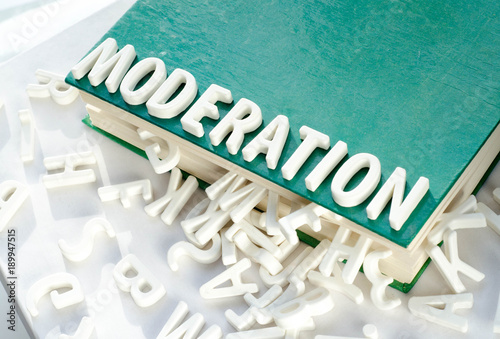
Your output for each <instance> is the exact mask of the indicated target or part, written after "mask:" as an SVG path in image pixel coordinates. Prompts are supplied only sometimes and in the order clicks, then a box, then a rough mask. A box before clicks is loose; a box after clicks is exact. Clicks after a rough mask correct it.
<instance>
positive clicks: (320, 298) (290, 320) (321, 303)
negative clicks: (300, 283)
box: [271, 287, 334, 329]
mask: <svg viewBox="0 0 500 339" xmlns="http://www.w3.org/2000/svg"><path fill="white" fill-rule="evenodd" d="M333 306H334V304H333V299H332V297H331V296H330V292H328V290H327V289H326V288H323V287H317V288H315V289H314V290H312V291H310V292H308V293H306V294H304V295H302V296H300V297H297V298H295V299H293V300H290V301H288V302H286V303H284V304H282V305H280V306H278V307H276V308H275V309H273V310H272V311H271V313H272V315H273V318H274V321H275V322H276V325H278V326H279V327H281V328H284V329H289V328H295V327H300V326H301V325H302V324H305V323H306V322H307V321H308V320H309V319H310V318H311V317H313V316H317V315H321V314H325V313H327V312H329V311H330V310H331V309H333Z"/></svg>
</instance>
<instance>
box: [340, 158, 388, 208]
mask: <svg viewBox="0 0 500 339" xmlns="http://www.w3.org/2000/svg"><path fill="white" fill-rule="evenodd" d="M365 167H368V173H367V174H366V176H365V177H364V178H363V181H361V182H360V183H359V184H358V186H357V187H356V188H353V189H352V190H350V191H348V192H346V191H344V189H345V187H346V186H347V184H348V183H349V181H351V179H352V178H353V177H354V175H355V174H356V173H358V172H359V171H360V170H361V169H363V168H365ZM380 175H381V168H380V161H379V160H378V158H377V157H375V156H373V155H371V154H368V153H359V154H356V155H354V156H353V157H351V158H349V159H347V161H346V162H345V163H344V164H343V165H342V166H341V167H340V168H339V170H338V171H337V173H335V176H334V177H333V180H332V185H331V189H332V197H333V200H335V202H336V203H337V204H339V205H340V206H344V207H354V206H357V205H359V204H361V203H362V202H363V201H365V200H366V199H367V198H368V197H369V196H370V194H372V192H373V191H374V190H375V188H377V185H378V183H379V181H380Z"/></svg>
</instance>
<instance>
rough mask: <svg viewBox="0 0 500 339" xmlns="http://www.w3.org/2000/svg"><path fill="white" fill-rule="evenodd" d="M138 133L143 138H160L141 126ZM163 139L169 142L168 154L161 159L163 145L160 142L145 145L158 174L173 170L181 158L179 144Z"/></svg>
mask: <svg viewBox="0 0 500 339" xmlns="http://www.w3.org/2000/svg"><path fill="white" fill-rule="evenodd" d="M137 134H139V137H140V138H141V140H148V139H153V138H158V137H156V136H155V135H154V134H153V133H151V132H149V131H146V130H144V129H141V128H138V129H137ZM161 140H162V141H163V142H165V143H166V144H167V148H168V155H167V156H166V157H165V158H164V159H161V160H160V159H159V158H158V155H159V154H160V152H161V147H160V144H159V143H158V142H153V143H152V144H151V145H148V146H146V147H144V151H145V152H146V156H147V157H148V160H149V162H150V163H151V166H153V169H154V171H155V173H157V174H162V173H166V172H168V171H170V170H172V168H174V167H175V166H177V164H178V163H179V160H180V159H181V152H180V150H179V146H177V145H176V144H175V143H173V142H171V141H168V140H165V139H161Z"/></svg>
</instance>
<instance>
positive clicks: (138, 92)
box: [120, 58, 167, 105]
mask: <svg viewBox="0 0 500 339" xmlns="http://www.w3.org/2000/svg"><path fill="white" fill-rule="evenodd" d="M151 72H153V74H152V75H151V78H149V79H148V81H146V83H145V84H143V85H142V86H141V87H140V88H137V89H136V86H137V84H138V83H139V81H141V80H142V79H143V78H144V77H145V76H146V75H148V74H149V73H151ZM166 78H167V69H166V68H165V63H163V61H161V60H160V59H158V58H146V59H144V60H141V61H139V62H138V63H137V64H135V65H134V67H132V68H131V69H130V70H129V71H128V73H127V74H126V75H125V77H124V78H123V81H122V83H121V85H120V93H121V94H122V97H123V100H125V102H126V103H127V104H129V105H140V104H143V103H145V102H146V101H148V100H149V98H151V96H152V95H153V93H154V92H156V90H157V89H158V88H159V87H160V85H161V84H162V83H163V82H164V81H165V79H166Z"/></svg>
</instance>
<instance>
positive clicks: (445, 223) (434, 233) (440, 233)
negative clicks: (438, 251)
mask: <svg viewBox="0 0 500 339" xmlns="http://www.w3.org/2000/svg"><path fill="white" fill-rule="evenodd" d="M477 206H478V204H477V200H476V197H475V196H473V195H471V196H470V197H469V198H467V200H465V201H464V202H463V203H462V204H460V205H459V206H457V207H456V208H455V209H453V211H450V212H447V213H443V214H442V215H441V218H440V220H439V222H438V223H437V224H436V226H434V228H433V229H432V230H431V231H430V233H429V235H427V240H428V241H429V243H431V244H433V245H437V244H439V243H440V242H441V241H443V237H444V234H445V232H447V231H450V230H451V231H456V230H459V229H464V228H481V227H486V225H487V224H486V219H485V217H484V215H482V214H481V213H474V212H476V209H477ZM478 212H479V211H478Z"/></svg>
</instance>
